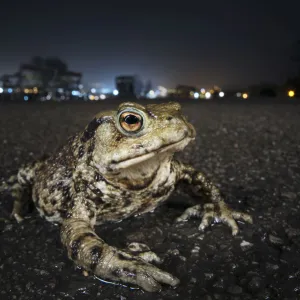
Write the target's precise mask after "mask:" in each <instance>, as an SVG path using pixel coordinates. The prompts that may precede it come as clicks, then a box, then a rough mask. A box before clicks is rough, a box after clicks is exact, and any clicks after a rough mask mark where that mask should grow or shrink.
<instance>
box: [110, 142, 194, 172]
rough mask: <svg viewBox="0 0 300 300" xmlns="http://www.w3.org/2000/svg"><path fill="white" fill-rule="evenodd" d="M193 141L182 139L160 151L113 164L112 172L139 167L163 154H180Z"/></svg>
mask: <svg viewBox="0 0 300 300" xmlns="http://www.w3.org/2000/svg"><path fill="white" fill-rule="evenodd" d="M192 140H194V138H191V137H184V138H183V139H181V140H179V141H177V142H174V143H172V144H169V145H167V146H163V147H161V148H158V149H154V150H153V151H151V152H148V153H146V154H142V155H139V156H135V157H132V158H127V159H124V160H122V161H119V162H115V163H113V164H111V166H110V167H111V170H113V171H115V170H121V169H126V168H129V167H131V166H133V165H137V164H139V163H142V162H144V161H147V160H149V159H151V158H153V157H154V156H160V155H161V154H167V153H170V154H173V153H175V152H179V151H181V150H183V149H184V148H185V147H186V146H187V145H188V144H189V143H190V142H191V141H192Z"/></svg>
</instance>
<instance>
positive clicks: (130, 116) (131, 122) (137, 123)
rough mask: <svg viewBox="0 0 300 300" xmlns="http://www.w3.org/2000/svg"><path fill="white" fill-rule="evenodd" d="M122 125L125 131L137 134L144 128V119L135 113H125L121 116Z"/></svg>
mask: <svg viewBox="0 0 300 300" xmlns="http://www.w3.org/2000/svg"><path fill="white" fill-rule="evenodd" d="M120 125H121V126H122V128H123V129H124V130H125V131H128V132H137V131H139V130H140V129H141V128H142V126H143V118H142V116H141V115H139V114H137V113H134V112H131V111H130V112H124V113H122V114H121V115H120Z"/></svg>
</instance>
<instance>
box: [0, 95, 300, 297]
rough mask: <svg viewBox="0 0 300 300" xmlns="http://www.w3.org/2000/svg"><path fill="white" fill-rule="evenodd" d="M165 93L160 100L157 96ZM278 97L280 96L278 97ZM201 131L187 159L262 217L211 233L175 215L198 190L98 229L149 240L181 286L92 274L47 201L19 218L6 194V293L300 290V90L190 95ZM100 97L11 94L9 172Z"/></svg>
mask: <svg viewBox="0 0 300 300" xmlns="http://www.w3.org/2000/svg"><path fill="white" fill-rule="evenodd" d="M154 101H155V100H153V101H151V102H154ZM275 102H276V103H275ZM181 103H182V105H183V109H184V111H185V113H186V115H187V116H188V118H189V120H190V121H191V122H192V123H193V124H194V125H195V127H196V129H197V140H196V142H195V143H193V144H192V145H190V146H189V147H188V148H187V150H186V151H185V152H184V153H182V154H180V157H181V158H182V159H183V160H184V161H185V162H188V163H191V164H193V165H194V166H196V167H197V168H199V169H200V170H202V171H203V172H204V173H206V174H207V176H209V177H210V178H211V179H212V180H213V181H214V182H215V183H216V184H217V185H218V186H219V187H220V189H221V190H222V192H223V193H224V194H225V195H226V201H227V202H228V203H229V204H230V205H231V207H233V208H236V209H240V210H243V211H248V212H249V213H251V214H252V216H253V218H254V224H253V225H249V224H244V223H241V222H240V223H239V227H240V230H241V231H240V234H239V235H238V236H236V237H232V236H231V234H230V230H229V228H228V227H226V226H225V225H222V224H214V225H213V226H212V227H211V228H209V229H208V230H206V232H205V233H204V234H203V233H201V232H199V231H198V229H197V227H198V225H199V223H200V220H197V219H193V220H190V221H189V222H187V223H184V224H182V225H175V224H174V219H175V218H176V217H177V216H179V215H180V214H181V212H182V211H183V210H184V208H185V207H187V206H188V205H189V204H190V202H191V199H188V198H184V197H182V196H180V195H176V194H174V196H172V197H171V199H170V202H169V203H167V204H165V205H163V206H162V207H160V208H158V209H157V210H156V211H155V212H154V213H152V214H146V215H144V216H142V217H139V218H131V219H128V220H125V221H122V222H120V223H117V224H107V225H105V226H102V227H99V228H97V233H98V234H99V235H100V236H101V237H102V238H103V239H105V240H106V241H107V242H108V243H110V244H112V245H114V246H117V247H120V248H125V246H126V244H127V243H129V242H131V241H138V242H143V243H146V244H148V245H149V246H150V248H151V249H152V250H153V251H154V252H156V253H157V254H158V255H159V256H160V257H161V258H163V259H164V261H163V263H162V265H161V268H163V269H164V270H167V271H169V272H170V273H172V274H174V275H176V276H178V277H179V278H180V280H181V284H180V285H179V286H178V287H177V288H176V289H173V288H169V287H164V288H163V290H162V291H161V292H160V293H155V294H151V293H145V292H143V291H141V290H132V289H129V288H127V287H122V286H116V285H112V284H108V283H103V282H101V281H99V280H98V279H96V278H94V277H92V276H87V277H86V276H84V275H83V274H82V271H81V270H79V269H76V268H75V267H74V265H73V263H72V262H71V261H69V260H68V259H67V256H66V253H65V250H64V249H63V248H62V246H61V243H60V238H59V228H58V227H57V226H55V225H53V224H51V223H48V222H47V221H45V220H44V219H42V218H41V217H39V216H38V214H37V213H36V211H33V212H32V213H30V214H29V215H28V217H27V218H26V219H25V220H24V222H23V223H21V224H17V223H16V222H15V221H12V220H10V219H9V214H10V211H11V207H12V201H11V198H10V197H9V196H7V195H5V194H2V195H0V299H1V300H6V299H17V300H23V299H76V300H77V299H102V300H108V299H118V300H129V299H130V300H134V299H143V300H147V299H157V300H160V299H180V300H181V299H186V300H188V299H205V300H221V299H222V300H223V299H233V300H238V299H243V300H248V299H249V300H250V299H259V300H260V299H272V300H274V299H280V300H287V299H289V300H291V299H300V201H299V200H300V99H299V100H297V99H294V100H292V99H282V100H277V101H274V100H263V99H248V100H245V101H244V100H239V101H238V100H230V99H228V100H224V101H223V102H222V101H197V100H186V101H181ZM116 105H117V101H109V100H107V101H101V102H98V103H84V104H83V103H82V104H79V103H67V104H66V103H61V104H56V103H21V104H0V179H1V177H3V178H7V177H8V176H9V175H11V174H13V173H14V172H16V170H17V169H18V167H19V166H20V165H21V164H22V163H24V162H28V161H31V160H33V159H35V158H37V157H39V156H40V155H42V154H44V153H51V152H52V151H54V149H55V148H57V147H58V146H60V145H61V144H63V143H64V142H65V141H66V139H67V137H68V136H69V135H71V134H73V133H75V132H76V131H78V130H81V129H82V128H83V127H84V126H85V125H86V123H87V122H88V121H89V120H90V119H91V117H92V116H93V115H94V114H95V113H96V112H97V111H100V110H102V109H106V108H108V107H109V108H113V107H115V106H116Z"/></svg>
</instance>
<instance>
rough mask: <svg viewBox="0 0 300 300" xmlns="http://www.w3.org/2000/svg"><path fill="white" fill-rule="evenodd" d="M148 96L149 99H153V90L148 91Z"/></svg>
mask: <svg viewBox="0 0 300 300" xmlns="http://www.w3.org/2000/svg"><path fill="white" fill-rule="evenodd" d="M147 96H148V98H150V99H154V98H155V97H156V94H155V92H154V91H153V90H151V91H149V93H148V94H147Z"/></svg>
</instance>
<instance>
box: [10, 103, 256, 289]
mask: <svg viewBox="0 0 300 300" xmlns="http://www.w3.org/2000/svg"><path fill="white" fill-rule="evenodd" d="M124 112H126V113H127V114H128V113H129V114H137V115H138V116H139V117H141V119H142V123H143V124H142V127H141V128H140V129H139V130H137V131H134V132H131V131H130V132H129V131H126V130H125V129H124V128H123V127H122V124H124V122H123V123H122V122H120V120H123V119H122V118H121V117H120V115H121V114H122V113H124ZM136 124H138V123H136ZM125 125H126V126H127V125H128V124H127V123H126V124H125ZM128 126H129V125H128ZM133 126H135V124H134V125H133ZM195 136H196V132H195V129H194V127H193V126H192V125H191V124H190V123H188V121H187V120H186V119H185V117H184V116H183V115H182V113H181V107H180V105H179V104H178V103H167V104H153V105H146V106H142V105H139V104H136V103H129V102H128V103H123V104H121V105H120V106H119V107H118V109H117V110H116V111H106V112H102V113H99V114H97V115H96V116H95V118H94V119H93V120H92V121H91V122H90V123H89V124H88V126H87V127H86V128H85V130H84V131H83V132H80V133H79V134H77V135H75V136H74V137H72V138H70V139H69V140H68V143H67V144H66V145H65V146H64V147H63V148H61V149H60V150H59V151H58V152H57V153H55V154H54V155H52V156H51V157H49V158H48V159H45V160H42V161H38V162H36V163H35V164H32V165H30V166H27V167H24V168H22V169H20V171H19V173H18V182H17V183H15V184H14V186H13V195H14V196H15V198H16V200H15V204H14V210H13V215H14V216H15V218H16V219H17V220H19V221H20V220H21V216H20V211H21V210H22V207H23V206H24V205H25V204H26V201H27V200H25V199H27V198H28V197H27V198H26V197H25V195H28V194H29V195H30V194H32V198H33V201H34V203H35V205H36V207H37V209H38V211H39V212H40V213H41V215H43V216H45V218H46V219H47V220H49V221H52V222H58V223H61V240H62V243H63V245H64V246H65V247H66V249H67V252H68V256H69V258H70V259H72V260H73V261H74V262H75V263H76V264H77V265H79V266H81V267H83V268H84V269H85V270H89V271H90V272H92V273H94V274H96V275H97V276H99V277H101V278H103V279H108V280H112V281H121V282H123V283H129V284H135V285H138V286H140V287H142V288H143V289H144V290H146V291H151V292H153V291H158V290H159V289H160V288H161V283H163V284H169V285H172V286H176V285H177V284H178V283H179V280H178V279H177V278H176V277H174V276H172V275H171V274H169V273H166V272H164V271H162V270H160V269H159V268H157V267H155V266H154V265H152V264H150V262H149V261H153V260H155V259H156V258H155V255H154V256H153V255H136V253H130V252H124V251H121V250H118V249H116V248H114V247H112V246H109V245H108V244H106V243H105V242H104V241H103V240H102V239H101V238H100V237H98V236H97V234H96V233H95V231H94V226H95V225H96V224H102V223H104V222H107V221H120V220H123V219H124V218H127V217H130V216H132V215H139V214H143V213H145V212H148V211H152V210H154V209H155V208H156V207H157V206H158V205H159V204H161V203H162V202H164V201H165V200H166V199H167V198H168V197H169V195H170V194H171V193H172V192H173V191H174V189H175V186H180V184H179V183H182V184H184V185H185V186H188V187H189V189H188V191H189V192H190V193H191V195H193V196H196V197H197V198H199V199H200V197H199V196H200V195H202V196H203V195H204V196H206V198H207V200H208V202H209V203H207V204H204V205H203V207H202V206H201V205H200V204H198V205H196V206H194V207H191V208H189V209H187V210H186V211H185V212H184V213H183V215H182V216H180V217H179V218H177V221H178V222H180V221H186V220H187V219H189V218H190V217H191V216H199V217H202V222H201V224H200V226H199V229H201V230H203V229H204V228H205V227H207V226H208V225H209V224H210V223H211V222H212V221H222V222H224V223H227V224H228V225H229V226H230V227H231V228H232V233H233V234H237V232H238V227H237V224H236V222H235V220H234V219H243V220H245V221H248V222H251V221H252V219H251V217H250V216H249V215H247V214H243V213H240V212H235V211H232V210H231V209H229V208H228V207H227V205H226V204H225V203H224V201H223V199H222V197H221V195H220V192H219V190H218V189H217V188H216V187H215V186H214V185H213V184H212V183H211V182H210V181H209V180H208V179H206V178H205V176H204V175H203V174H202V173H200V172H198V171H196V170H195V169H194V168H193V167H191V166H187V165H184V164H183V163H181V162H179V161H177V160H175V159H173V154H174V153H175V152H177V151H182V150H183V149H184V148H185V146H186V145H187V144H188V143H189V142H190V141H192V140H193V139H194V138H195ZM148 252H149V251H148ZM149 253H150V252H149ZM153 257H154V258H153Z"/></svg>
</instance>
